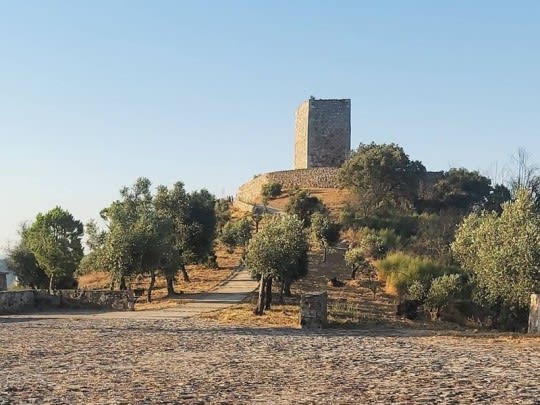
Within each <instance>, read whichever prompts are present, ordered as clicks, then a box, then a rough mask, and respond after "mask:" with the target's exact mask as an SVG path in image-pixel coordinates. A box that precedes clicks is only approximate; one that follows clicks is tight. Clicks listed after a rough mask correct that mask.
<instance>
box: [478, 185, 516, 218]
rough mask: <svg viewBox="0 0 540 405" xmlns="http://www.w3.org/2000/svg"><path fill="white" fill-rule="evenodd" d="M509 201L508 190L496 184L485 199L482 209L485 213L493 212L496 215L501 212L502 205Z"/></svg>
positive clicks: (510, 197)
mask: <svg viewBox="0 0 540 405" xmlns="http://www.w3.org/2000/svg"><path fill="white" fill-rule="evenodd" d="M511 199H512V193H511V192H510V190H509V189H508V188H507V187H506V186H504V185H502V184H496V185H495V187H493V189H492V190H491V193H490V194H489V196H488V197H487V201H486V202H485V204H484V209H485V210H486V211H495V212H496V213H497V214H500V213H501V212H502V206H503V204H504V203H505V202H507V201H510V200H511Z"/></svg>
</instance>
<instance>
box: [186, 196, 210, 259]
mask: <svg viewBox="0 0 540 405" xmlns="http://www.w3.org/2000/svg"><path fill="white" fill-rule="evenodd" d="M216 224H217V220H216V211H215V197H214V196H213V195H212V194H210V193H209V192H208V191H207V190H204V189H203V190H200V191H194V192H192V193H190V194H188V205H187V211H186V219H185V238H184V243H185V245H184V257H185V258H186V263H204V262H207V261H208V258H209V257H210V256H213V255H214V240H215V238H216Z"/></svg>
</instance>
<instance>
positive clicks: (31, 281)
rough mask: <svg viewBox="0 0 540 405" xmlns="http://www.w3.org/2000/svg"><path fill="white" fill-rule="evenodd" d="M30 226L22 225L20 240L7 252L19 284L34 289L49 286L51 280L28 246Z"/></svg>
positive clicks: (9, 264) (7, 260)
mask: <svg viewBox="0 0 540 405" xmlns="http://www.w3.org/2000/svg"><path fill="white" fill-rule="evenodd" d="M27 233H28V227H27V226H26V225H23V226H21V229H20V230H19V236H20V241H19V243H17V244H16V245H15V246H14V247H12V248H10V249H9V250H8V252H7V258H6V264H7V267H8V269H10V270H11V271H13V272H14V273H15V275H16V276H17V282H18V283H19V285H22V286H27V287H30V288H32V289H34V288H37V289H44V288H47V287H48V284H49V280H48V277H47V275H46V274H45V272H44V271H43V269H42V268H41V267H39V265H38V263H37V261H36V257H35V256H34V254H33V253H32V252H31V251H30V249H29V248H28V243H27Z"/></svg>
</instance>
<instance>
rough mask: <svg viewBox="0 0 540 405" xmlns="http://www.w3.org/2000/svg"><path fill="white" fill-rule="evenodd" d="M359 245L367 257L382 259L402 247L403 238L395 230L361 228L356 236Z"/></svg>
mask: <svg viewBox="0 0 540 405" xmlns="http://www.w3.org/2000/svg"><path fill="white" fill-rule="evenodd" d="M355 238H356V245H358V246H359V247H360V248H361V249H362V252H363V253H364V255H365V256H366V257H369V258H373V259H381V258H382V257H384V255H385V254H386V253H387V252H388V251H391V250H395V249H397V248H399V247H400V246H401V239H402V238H401V237H400V236H399V235H397V234H396V232H395V231H394V230H393V229H370V228H360V229H359V230H358V231H356V234H355Z"/></svg>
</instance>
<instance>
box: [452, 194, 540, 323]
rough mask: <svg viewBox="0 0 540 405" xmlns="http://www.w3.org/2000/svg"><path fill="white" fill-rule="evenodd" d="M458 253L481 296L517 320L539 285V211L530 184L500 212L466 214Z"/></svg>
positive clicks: (458, 234)
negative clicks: (498, 213) (527, 188)
mask: <svg viewBox="0 0 540 405" xmlns="http://www.w3.org/2000/svg"><path fill="white" fill-rule="evenodd" d="M452 251H453V253H454V256H455V258H456V259H457V260H458V261H459V263H461V265H462V267H463V268H464V269H466V270H467V271H468V272H470V274H471V275H472V279H473V281H474V282H475V284H476V286H477V288H478V290H477V292H476V294H475V296H476V297H477V299H479V300H480V302H481V303H483V304H484V305H488V306H490V307H491V308H492V309H494V311H495V313H496V316H497V317H500V316H501V315H502V314H507V315H508V317H509V318H511V319H510V323H511V322H512V320H513V321H514V322H519V321H520V320H522V319H523V318H522V317H523V316H524V314H526V312H527V308H528V305H529V297H530V294H531V293H533V292H539V291H540V267H539V265H538V263H540V216H539V214H538V209H537V207H536V204H535V201H534V198H533V196H532V194H531V192H530V191H529V190H526V189H521V190H519V191H518V192H517V194H516V199H515V200H514V201H512V202H508V203H505V204H503V211H502V213H501V215H500V216H497V214H496V213H495V212H491V213H488V212H482V213H473V214H470V215H469V216H467V217H466V218H465V220H464V221H463V223H462V224H461V226H460V227H459V229H458V230H457V232H456V240H455V241H454V243H453V244H452Z"/></svg>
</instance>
